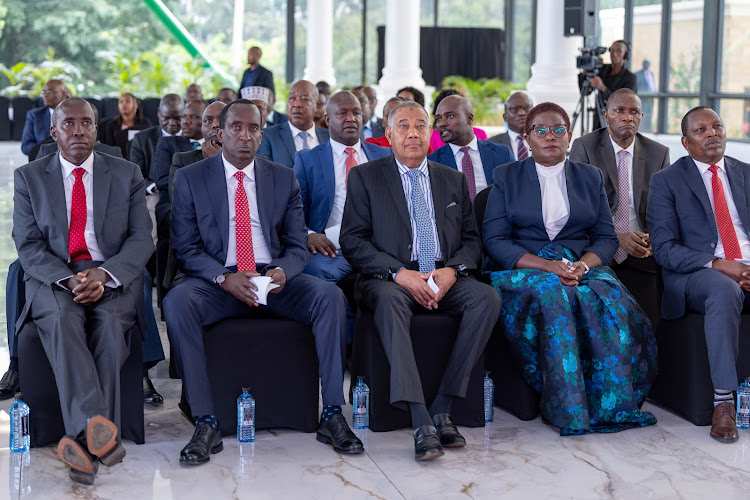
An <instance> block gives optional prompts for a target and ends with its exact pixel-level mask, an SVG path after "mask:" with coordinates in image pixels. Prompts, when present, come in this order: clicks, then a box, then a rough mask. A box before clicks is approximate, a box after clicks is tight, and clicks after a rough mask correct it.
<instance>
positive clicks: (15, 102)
mask: <svg viewBox="0 0 750 500" xmlns="http://www.w3.org/2000/svg"><path fill="white" fill-rule="evenodd" d="M10 102H11V106H13V134H12V135H11V140H14V141H20V140H21V138H22V137H23V128H24V127H25V126H26V114H27V113H28V112H29V111H31V110H32V109H34V101H32V100H31V99H29V98H28V97H22V96H19V97H14V98H13V99H11V101H10Z"/></svg>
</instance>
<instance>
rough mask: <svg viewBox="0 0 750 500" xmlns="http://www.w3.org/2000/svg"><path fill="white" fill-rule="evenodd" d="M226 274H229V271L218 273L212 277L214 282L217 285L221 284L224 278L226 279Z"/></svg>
mask: <svg viewBox="0 0 750 500" xmlns="http://www.w3.org/2000/svg"><path fill="white" fill-rule="evenodd" d="M227 274H229V273H224V274H220V275H218V276H217V277H215V278H214V283H216V284H217V285H219V286H221V284H222V283H224V280H225V279H227Z"/></svg>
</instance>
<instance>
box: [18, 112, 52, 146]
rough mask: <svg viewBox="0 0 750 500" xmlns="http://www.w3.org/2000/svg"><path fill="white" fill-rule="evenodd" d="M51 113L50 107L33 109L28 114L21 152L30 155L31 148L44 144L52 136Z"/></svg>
mask: <svg viewBox="0 0 750 500" xmlns="http://www.w3.org/2000/svg"><path fill="white" fill-rule="evenodd" d="M50 122H51V120H50V112H49V108H48V107H46V106H45V107H43V108H36V109H32V110H31V111H29V112H28V113H26V124H25V125H24V126H23V135H21V151H23V154H25V155H28V154H29V153H30V152H31V148H33V147H34V146H36V145H37V144H39V143H40V142H42V141H43V140H44V139H46V138H47V137H49V136H50V135H51V134H50V132H49V129H50Z"/></svg>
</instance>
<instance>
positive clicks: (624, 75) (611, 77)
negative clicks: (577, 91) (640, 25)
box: [578, 40, 638, 106]
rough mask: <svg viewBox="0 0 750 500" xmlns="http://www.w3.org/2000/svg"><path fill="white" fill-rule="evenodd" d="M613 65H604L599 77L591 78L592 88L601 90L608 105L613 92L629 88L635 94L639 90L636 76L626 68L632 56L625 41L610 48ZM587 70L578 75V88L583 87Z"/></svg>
mask: <svg viewBox="0 0 750 500" xmlns="http://www.w3.org/2000/svg"><path fill="white" fill-rule="evenodd" d="M609 54H610V60H611V61H612V63H611V64H604V65H603V66H602V68H601V70H600V71H599V75H598V76H595V77H593V78H591V86H592V87H593V88H595V89H597V90H599V94H600V95H601V97H602V99H603V100H604V105H605V106H606V105H607V100H608V99H609V96H610V95H612V92H614V91H615V90H619V89H622V88H628V89H630V90H632V91H633V92H635V91H637V90H638V79H637V78H636V76H635V74H634V73H633V72H631V71H630V70H629V69H627V68H626V67H625V60H626V59H628V57H629V56H630V46H629V45H628V43H627V42H626V41H625V40H617V41H616V42H614V43H612V46H611V47H610V48H609ZM585 78H586V70H583V71H582V72H581V73H580V74H579V75H578V87H579V88H580V87H581V86H582V85H583V82H584V80H585Z"/></svg>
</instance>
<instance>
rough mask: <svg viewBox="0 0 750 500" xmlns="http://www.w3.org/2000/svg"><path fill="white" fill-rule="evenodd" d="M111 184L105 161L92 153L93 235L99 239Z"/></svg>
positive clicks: (110, 176)
mask: <svg viewBox="0 0 750 500" xmlns="http://www.w3.org/2000/svg"><path fill="white" fill-rule="evenodd" d="M111 182H112V174H111V173H110V172H109V165H107V161H106V160H105V159H104V158H102V157H101V156H100V155H99V154H98V153H94V192H93V193H92V195H93V198H94V233H95V234H96V236H97V239H99V235H101V234H102V227H103V226H104V218H105V216H106V213H107V200H108V199H109V185H110V183H111Z"/></svg>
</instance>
